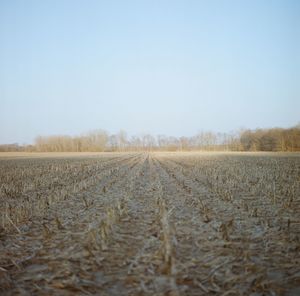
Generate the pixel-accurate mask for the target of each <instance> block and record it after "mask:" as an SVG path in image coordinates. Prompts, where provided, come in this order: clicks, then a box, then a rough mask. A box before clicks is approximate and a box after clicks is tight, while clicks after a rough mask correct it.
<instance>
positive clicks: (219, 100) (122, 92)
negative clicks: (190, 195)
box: [0, 0, 300, 143]
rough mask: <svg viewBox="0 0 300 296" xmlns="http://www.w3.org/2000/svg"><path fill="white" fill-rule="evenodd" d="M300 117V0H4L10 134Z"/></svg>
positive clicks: (3, 99)
mask: <svg viewBox="0 0 300 296" xmlns="http://www.w3.org/2000/svg"><path fill="white" fill-rule="evenodd" d="M299 121H300V1H288V0H282V1H275V0H272V1H271V0H270V1H266V0H265V1H261V0H257V1H253V0H251V1H242V0H241V1H211V0H209V1H196V0H195V1H189V0H181V1H176V0H170V1H164V0H159V1H154V0H145V1H143V0H139V1H138V0H137V1H125V0H123V1H113V0H110V1H109V0H107V1H100V0H99V1H90V0H89V1H83V0H82V1H75V0H70V1H63V0H51V1H47V0H43V1H39V0H36V1H13V0H0V143H11V142H19V143H30V142H31V141H33V139H34V138H35V136H37V135H52V134H69V135H75V134H81V133H83V132H85V131H89V130H93V129H98V128H102V129H105V130H107V131H109V132H111V133H114V132H117V131H118V130H119V129H125V130H126V131H128V133H129V134H138V133H141V132H150V133H153V134H167V135H174V136H180V135H187V136H190V135H193V134H195V133H197V131H199V130H213V131H221V132H225V131H231V130H235V129H238V128H240V127H248V128H256V127H273V126H282V127H289V126H292V125H295V124H297V123H298V122H299Z"/></svg>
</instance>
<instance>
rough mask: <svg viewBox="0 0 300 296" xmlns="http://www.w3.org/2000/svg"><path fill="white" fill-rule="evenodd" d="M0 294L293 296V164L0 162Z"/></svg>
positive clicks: (175, 159)
mask: <svg viewBox="0 0 300 296" xmlns="http://www.w3.org/2000/svg"><path fill="white" fill-rule="evenodd" d="M0 294H1V295H74V294H77V295H95V294H96V295H118V296H119V295H224V296H225V295H252V296H258V295H300V154H296V153H290V154H284V153H281V154H280V153H196V152H193V153H191V152H189V153H58V154H53V153H48V154H47V153H36V154H26V153H1V154H0Z"/></svg>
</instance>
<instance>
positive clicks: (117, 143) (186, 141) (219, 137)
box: [0, 124, 300, 152]
mask: <svg viewBox="0 0 300 296" xmlns="http://www.w3.org/2000/svg"><path fill="white" fill-rule="evenodd" d="M193 150H203V151H300V124H298V125H297V126H295V127H292V128H288V129H283V128H271V129H256V130H240V131H239V132H233V133H214V132H199V133H198V134H196V135H195V136H192V137H170V136H165V135H158V136H153V135H151V134H143V135H140V136H132V137H129V136H128V135H127V133H126V132H125V131H123V130H121V131H120V132H119V133H117V134H109V133H108V132H106V131H104V130H96V131H93V132H89V133H87V134H84V135H81V136H74V137H71V136H62V135H58V136H38V137H37V138H36V139H35V142H34V144H33V145H23V146H22V145H19V144H7V145H0V151H1V152H8V151H28V152H103V151H193Z"/></svg>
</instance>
